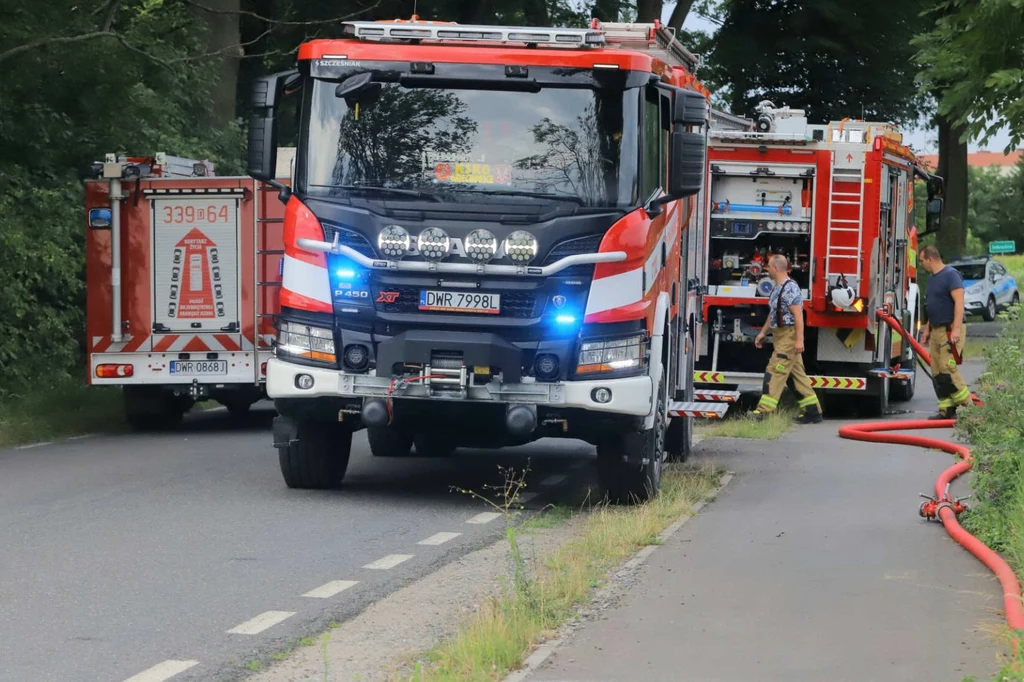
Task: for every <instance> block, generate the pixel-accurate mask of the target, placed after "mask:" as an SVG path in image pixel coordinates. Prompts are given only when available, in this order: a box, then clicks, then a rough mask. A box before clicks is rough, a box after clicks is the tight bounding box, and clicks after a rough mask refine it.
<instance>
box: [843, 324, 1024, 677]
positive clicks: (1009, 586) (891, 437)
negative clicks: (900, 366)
mask: <svg viewBox="0 0 1024 682" xmlns="http://www.w3.org/2000/svg"><path fill="white" fill-rule="evenodd" d="M878 317H879V318H880V319H881V320H882V321H884V322H885V323H886V324H888V325H889V326H890V327H892V328H893V329H894V330H895V331H897V332H899V334H900V335H901V336H903V338H904V339H906V341H907V342H908V343H910V345H911V346H913V348H914V351H915V352H916V353H917V355H918V356H919V357H920V358H921V359H922V360H923V361H924V362H925V363H930V362H931V358H930V357H929V355H928V351H927V350H925V348H924V346H922V345H921V344H920V343H918V341H917V339H914V338H912V337H911V336H910V334H908V333H907V331H906V330H905V329H903V327H902V325H900V323H899V322H898V321H896V319H895V318H893V317H892V316H891V315H888V314H887V313H885V312H884V311H878ZM971 398H972V400H974V402H975V404H979V405H980V404H981V401H980V400H979V399H978V398H977V397H976V396H975V395H974V394H971ZM955 423H956V420H955V419H938V420H906V421H886V422H874V423H869V424H852V425H850V426H844V427H842V428H840V429H839V435H840V437H842V438H849V439H851V440H862V441H868V442H872V443H896V444H899V445H915V446H917V447H922V448H933V449H936V450H942V451H944V452H948V453H950V454H952V455H959V457H960V458H961V459H960V460H959V461H957V463H956V464H954V465H953V466H951V467H949V468H948V469H946V470H945V471H943V472H942V474H941V475H940V476H939V478H938V480H936V481H935V497H934V498H932V497H929V498H928V501H927V502H925V503H924V504H922V505H921V510H920V513H921V516H923V517H925V518H927V519H935V518H937V519H939V520H940V521H941V522H942V525H943V526H944V527H945V529H946V532H948V533H949V534H950V536H952V538H953V539H954V540H956V541H957V542H958V543H960V545H961V546H963V548H964V549H966V550H967V551H969V552H970V553H971V554H973V555H974V556H976V557H977V558H978V559H979V560H980V561H981V562H982V563H983V564H985V565H986V566H988V567H989V569H991V571H992V572H993V573H995V574H996V577H998V578H999V582H1000V584H1001V585H1002V588H1003V608H1004V611H1005V614H1006V623H1007V625H1009V626H1010V628H1012V629H1014V630H1024V604H1022V602H1021V591H1020V584H1019V583H1018V582H1017V576H1016V575H1015V574H1014V572H1013V570H1012V569H1011V568H1010V566H1009V564H1007V563H1006V561H1004V560H1003V558H1002V557H1000V556H999V555H998V554H997V553H996V552H994V551H992V549H991V548H989V547H988V546H986V545H985V544H984V543H982V542H981V541H980V540H979V539H978V538H976V537H974V536H973V535H971V534H970V533H968V532H967V531H966V530H964V528H963V526H961V525H960V523H959V521H957V515H958V514H960V513H961V512H962V511H964V510H965V509H966V507H965V506H964V505H963V504H962V503H961V499H963V498H960V499H952V498H950V496H949V487H950V484H951V483H952V482H953V480H954V479H955V478H957V477H958V476H960V475H961V474H962V473H964V472H965V471H968V470H970V468H971V466H972V465H973V463H974V461H973V458H972V457H971V451H970V449H969V448H967V447H965V446H963V445H957V444H956V443H951V442H949V441H944V440H939V439H938V438H926V437H924V436H913V435H908V434H903V433H884V432H886V431H912V430H918V429H948V428H952V427H953V426H954V424H955ZM1017 647H1018V643H1017V641H1016V640H1015V642H1014V654H1015V656H1014V658H1015V660H1016V658H1017V654H1018V653H1019V652H1018V651H1017Z"/></svg>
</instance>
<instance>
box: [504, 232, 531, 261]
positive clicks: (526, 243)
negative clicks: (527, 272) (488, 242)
mask: <svg viewBox="0 0 1024 682" xmlns="http://www.w3.org/2000/svg"><path fill="white" fill-rule="evenodd" d="M504 246H505V255H506V256H508V257H509V260H511V261H513V262H514V263H518V264H521V265H525V264H526V263H529V262H530V261H532V260H533V259H534V258H536V257H537V238H536V237H534V236H533V235H532V234H530V233H529V232H527V231H526V230H516V231H515V232H513V233H512V234H510V235H509V236H507V237H505V244H504Z"/></svg>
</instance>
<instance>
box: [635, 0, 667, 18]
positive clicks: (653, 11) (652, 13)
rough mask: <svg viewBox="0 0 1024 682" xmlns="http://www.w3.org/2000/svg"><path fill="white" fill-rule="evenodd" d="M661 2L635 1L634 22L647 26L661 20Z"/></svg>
mask: <svg viewBox="0 0 1024 682" xmlns="http://www.w3.org/2000/svg"><path fill="white" fill-rule="evenodd" d="M661 10H662V0H637V2H636V21H637V23H638V24H649V23H651V22H652V21H654V20H655V19H658V20H660V19H661Z"/></svg>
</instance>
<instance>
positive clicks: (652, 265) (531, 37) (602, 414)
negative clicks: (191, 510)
mask: <svg viewBox="0 0 1024 682" xmlns="http://www.w3.org/2000/svg"><path fill="white" fill-rule="evenodd" d="M344 33H345V37H344V38H343V39H340V40H317V41H313V42H310V43H306V44H304V45H302V46H301V47H300V49H299V54H298V65H297V69H296V70H294V71H291V72H285V73H281V74H275V75H273V76H269V77H267V78H265V79H262V80H261V81H259V82H257V84H256V86H255V88H254V91H253V102H254V104H255V105H256V106H257V107H258V108H260V109H261V112H260V114H259V115H257V116H256V117H254V118H253V120H252V122H251V124H250V138H249V172H250V174H251V175H252V176H253V177H255V178H258V179H261V180H264V181H269V180H270V178H269V175H268V173H270V172H272V171H270V170H268V169H272V168H273V167H274V165H275V161H274V157H273V153H274V149H275V148H276V141H275V121H274V119H275V109H276V108H277V107H278V105H279V102H278V100H282V99H283V98H285V97H287V96H289V95H291V94H292V93H297V95H298V99H299V100H300V101H301V114H300V116H299V140H300V142H299V148H298V150H297V156H296V164H295V176H294V177H295V182H294V183H293V185H292V187H291V188H290V190H288V191H283V192H282V196H283V197H284V198H285V199H287V202H288V203H287V208H286V211H285V232H284V249H285V262H284V278H283V282H282V293H281V314H280V318H279V325H280V326H279V336H278V343H277V345H276V347H275V355H274V357H273V358H272V359H271V361H270V362H269V363H268V368H267V376H268V383H267V386H268V395H269V396H270V397H271V398H273V399H274V401H275V405H276V407H277V409H278V412H279V413H280V416H279V417H278V418H277V420H276V421H275V428H274V445H275V446H276V447H277V449H278V452H279V458H280V464H281V470H282V475H283V476H284V478H285V481H286V482H287V484H288V485H289V486H293V487H329V486H334V485H336V484H338V483H339V482H340V481H341V480H342V478H343V477H344V474H345V470H346V467H347V463H348V457H349V448H350V444H351V435H352V432H353V430H355V429H358V428H362V427H367V428H368V430H369V433H368V437H369V441H370V445H371V450H372V452H373V454H374V455H377V456H408V455H409V454H410V452H411V448H412V446H413V445H415V448H416V452H417V454H421V455H422V454H427V453H433V454H444V453H447V452H450V451H451V450H452V449H453V448H454V447H456V446H460V445H472V446H476V447H501V446H504V445H509V444H516V443H522V442H527V441H530V440H534V439H536V438H539V437H543V436H555V437H570V438H581V439H584V440H588V441H590V442H592V443H595V444H597V445H598V459H599V462H600V466H599V470H600V472H601V475H602V480H603V481H604V482H605V483H606V488H608V489H609V491H610V492H612V497H613V498H617V499H622V500H625V499H627V498H631V499H645V498H646V497H647V496H648V495H650V494H651V493H652V492H656V491H657V488H658V485H659V483H658V481H659V479H660V470H661V463H662V459H663V457H664V455H665V453H666V452H669V453H673V454H677V455H681V454H683V453H685V451H686V450H688V448H689V445H690V437H689V427H690V419H692V418H693V416H694V415H698V416H718V415H720V414H721V413H722V412H724V406H723V405H721V404H716V403H705V404H702V403H698V402H694V401H693V396H692V369H693V366H692V353H693V348H694V345H693V343H692V342H689V341H688V340H687V339H688V335H689V334H691V333H692V330H693V329H694V327H693V326H692V325H689V324H688V321H692V320H693V319H694V318H696V317H697V315H696V313H697V310H696V307H695V304H696V290H697V288H698V287H699V279H697V278H696V276H695V274H694V272H695V270H694V267H695V265H694V264H695V263H696V262H697V261H698V260H699V257H698V256H697V254H698V253H699V252H698V248H697V244H698V242H699V240H700V234H699V233H700V232H702V231H703V229H704V227H705V224H706V223H705V222H704V220H703V218H702V216H701V207H702V205H703V202H701V201H700V200H699V198H698V195H699V194H700V193H701V192H702V190H703V187H704V180H703V176H704V170H705V168H706V162H707V159H706V156H705V153H704V149H705V146H706V135H707V128H706V121H707V116H708V107H707V91H706V89H704V88H703V86H701V85H700V84H699V83H698V82H697V81H696V80H695V78H694V76H693V74H692V69H693V67H694V66H695V64H696V59H695V58H694V57H693V55H691V54H689V53H688V52H687V51H686V50H685V49H684V48H683V47H682V46H681V45H680V44H679V43H678V41H676V40H675V39H674V37H673V35H672V33H671V32H670V31H668V30H666V29H664V28H663V27H661V26H660V25H658V24H653V25H621V24H605V25H597V24H595V25H593V26H592V27H591V28H589V29H561V28H557V29H555V28H540V27H502V26H466V25H457V24H454V25H453V24H443V23H441V24H436V23H434V22H421V21H412V22H348V23H346V24H345V31H344ZM425 107H430V109H429V111H431V112H434V113H431V114H430V115H429V116H424V115H421V114H420V113H419V112H422V111H424V108H425ZM413 123H415V125H413ZM669 422H671V424H672V426H671V428H669Z"/></svg>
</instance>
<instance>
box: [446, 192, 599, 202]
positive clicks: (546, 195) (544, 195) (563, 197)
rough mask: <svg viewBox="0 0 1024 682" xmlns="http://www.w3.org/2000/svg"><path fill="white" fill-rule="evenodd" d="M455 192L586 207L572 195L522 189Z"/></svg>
mask: <svg viewBox="0 0 1024 682" xmlns="http://www.w3.org/2000/svg"><path fill="white" fill-rule="evenodd" d="M454 191H456V192H468V193H470V194H486V195H488V196H496V197H503V196H508V197H532V198H534V199H551V200H553V201H571V202H573V203H574V204H579V205H580V206H583V205H584V202H583V199H581V198H580V197H574V196H572V195H571V194H555V193H554V192H530V191H527V190H521V189H513V190H501V189H459V190H454Z"/></svg>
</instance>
